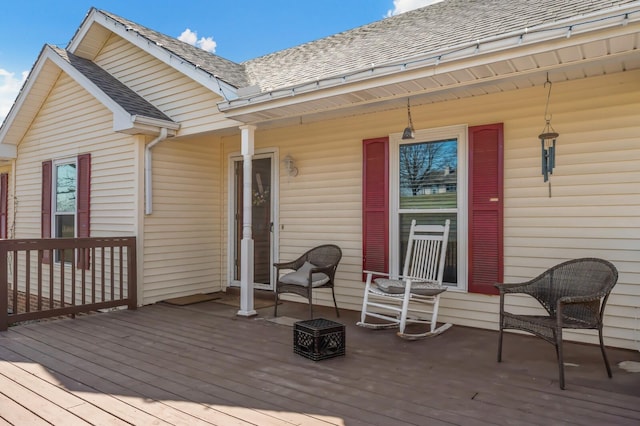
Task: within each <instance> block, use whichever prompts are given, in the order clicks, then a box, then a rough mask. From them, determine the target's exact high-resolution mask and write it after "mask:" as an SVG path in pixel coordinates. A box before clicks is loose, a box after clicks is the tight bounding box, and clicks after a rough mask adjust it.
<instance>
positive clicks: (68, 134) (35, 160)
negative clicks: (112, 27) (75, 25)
mask: <svg viewBox="0 0 640 426" xmlns="http://www.w3.org/2000/svg"><path fill="white" fill-rule="evenodd" d="M134 141H135V139H134V138H133V137H132V136H128V135H123V134H118V133H114V132H113V129H112V115H111V113H110V112H109V111H108V110H107V109H106V108H105V107H104V106H103V105H102V104H100V103H99V102H98V101H97V100H96V99H94V98H93V97H92V96H91V95H89V94H88V93H87V92H86V91H84V90H83V89H82V88H81V87H80V86H79V85H78V84H76V83H75V82H74V81H73V80H72V79H71V78H69V77H68V76H67V75H65V74H63V75H61V77H60V79H59V81H58V83H57V84H56V85H55V86H54V88H53V89H52V91H51V93H50V95H49V98H48V99H47V101H46V102H45V104H44V105H43V107H42V109H41V111H40V114H38V116H37V117H36V119H35V120H34V122H33V124H32V126H31V129H30V130H29V131H28V132H27V134H26V135H25V137H24V139H23V140H22V141H21V143H20V144H19V146H18V158H17V160H16V193H17V194H19V196H18V197H17V207H16V210H17V213H16V218H15V229H16V232H15V235H16V237H17V238H39V237H40V232H41V231H40V229H41V228H40V204H41V185H42V162H43V161H46V160H52V159H53V160H56V159H64V158H73V157H75V156H77V155H78V154H82V153H91V236H101V237H111V236H130V235H135V227H134V224H135V219H134V200H135V189H136V188H135V187H134V182H135V175H136V170H135V164H134V160H133V155H134V154H133V153H134Z"/></svg>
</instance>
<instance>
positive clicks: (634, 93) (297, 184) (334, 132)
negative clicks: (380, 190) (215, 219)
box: [225, 71, 640, 349]
mask: <svg viewBox="0 0 640 426" xmlns="http://www.w3.org/2000/svg"><path fill="white" fill-rule="evenodd" d="M545 102H546V90H544V89H543V88H541V87H534V88H531V89H526V90H519V91H512V92H504V93H498V94H492V95H485V96H478V97H475V98H468V99H462V100H456V101H449V102H442V103H437V104H433V105H424V106H416V107H412V115H413V121H414V125H415V127H416V129H429V128H438V127H444V126H451V125H460V124H466V125H468V126H474V125H482V124H490V123H498V122H502V123H504V140H505V171H504V172H505V173H504V174H505V181H504V188H505V200H504V220H505V226H504V250H505V270H504V277H505V281H506V282H517V281H522V280H527V279H530V278H533V277H534V276H536V275H537V274H539V273H541V272H543V271H544V270H545V269H546V268H548V267H551V266H553V265H555V264H557V263H559V262H561V261H563V260H567V259H571V258H577V257H583V256H593V257H602V258H605V259H608V260H610V261H612V262H613V263H614V264H615V265H616V267H617V268H618V270H619V273H620V278H619V280H618V284H617V286H616V287H615V288H614V291H613V294H612V296H611V298H610V300H609V306H608V307H607V310H606V317H605V339H606V344H608V345H613V346H620V347H626V348H632V349H636V348H637V346H638V345H639V344H638V343H637V342H638V340H640V336H638V334H639V333H640V332H639V331H638V329H640V323H639V321H640V319H638V318H640V311H639V309H640V308H638V306H640V269H639V263H638V258H639V256H640V221H639V220H638V217H640V142H639V140H640V121H639V120H638V113H637V111H640V72H638V71H633V72H629V73H623V74H615V75H610V76H603V77H595V78H589V79H584V80H578V81H572V82H566V83H557V84H555V85H554V94H553V99H552V102H551V104H550V109H551V111H552V113H553V120H554V127H555V128H556V130H557V131H558V132H559V133H560V136H559V138H558V148H557V153H556V168H555V169H554V174H553V176H552V177H551V183H552V197H551V198H549V197H548V186H547V185H546V184H545V183H544V182H543V177H542V175H541V168H540V142H539V140H538V138H537V135H538V134H539V133H540V131H541V130H542V128H543V127H544V124H545V123H544V116H543V114H544V106H545ZM403 113H404V111H399V110H394V111H389V112H385V113H375V114H367V115H361V116H357V117H346V118H344V119H336V120H330V121H323V122H315V123H309V124H305V123H304V119H303V120H302V124H299V125H295V126H291V127H287V128H282V129H272V130H265V131H258V132H256V139H255V140H256V149H258V148H267V147H277V148H278V149H279V152H280V157H281V158H284V156H286V155H287V154H288V155H291V156H292V157H293V158H294V159H295V163H296V167H297V168H298V170H299V174H298V176H296V177H289V176H287V174H286V172H285V171H284V169H283V168H282V167H281V170H280V216H279V222H280V229H279V233H280V239H279V243H280V252H279V253H278V254H277V258H279V259H280V260H283V261H284V260H291V259H294V258H296V257H297V256H299V255H300V254H301V253H302V252H303V251H305V250H306V249H308V248H311V247H313V246H315V245H318V244H322V243H335V244H337V245H339V246H340V247H341V248H342V250H343V258H342V261H341V262H340V266H339V268H338V272H337V275H336V281H337V288H336V295H337V297H338V305H339V306H340V307H343V308H349V309H354V310H359V309H360V304H361V299H362V292H363V283H362V281H361V271H362V235H361V234H362V229H361V216H362V206H361V176H362V164H361V162H362V158H361V157H362V140H363V139H368V138H375V137H380V136H385V135H388V134H390V133H396V132H399V131H401V130H402V128H403V125H404V121H403V120H404V119H405V117H404V116H403ZM239 150H240V147H239V138H227V139H226V143H225V155H226V153H229V152H234V151H236V152H237V151H239ZM227 184H228V183H227V182H225V190H226V188H227ZM225 223H226V222H225ZM316 302H317V303H320V304H323V305H327V306H329V305H331V304H332V302H331V295H330V293H329V292H323V291H318V292H317V294H316ZM513 303H515V304H520V305H523V306H525V307H533V306H534V304H533V303H531V302H530V301H525V300H518V299H516V300H514V302H513ZM440 319H441V320H442V321H450V322H453V323H454V324H458V325H466V326H472V327H481V328H487V329H497V325H498V298H497V297H496V296H487V295H480V294H472V293H467V292H458V291H448V292H447V293H445V294H444V296H443V297H442V301H441V311H440ZM568 338H569V339H572V340H577V341H584V342H589V343H594V342H595V341H596V340H597V337H594V335H593V333H588V332H586V333H581V332H571V333H568Z"/></svg>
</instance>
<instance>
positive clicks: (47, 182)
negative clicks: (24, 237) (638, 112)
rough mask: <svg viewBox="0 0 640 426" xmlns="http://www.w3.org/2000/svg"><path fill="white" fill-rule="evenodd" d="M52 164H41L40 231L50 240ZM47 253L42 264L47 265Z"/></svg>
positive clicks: (45, 162) (48, 259)
mask: <svg viewBox="0 0 640 426" xmlns="http://www.w3.org/2000/svg"><path fill="white" fill-rule="evenodd" d="M52 167H53V163H52V162H51V160H49V161H44V162H43V163H42V203H41V207H42V211H41V224H40V226H41V229H42V233H41V234H42V235H41V236H42V238H51V178H52V172H53V169H52ZM49 262H50V256H49V252H48V251H45V252H44V253H43V254H42V263H49Z"/></svg>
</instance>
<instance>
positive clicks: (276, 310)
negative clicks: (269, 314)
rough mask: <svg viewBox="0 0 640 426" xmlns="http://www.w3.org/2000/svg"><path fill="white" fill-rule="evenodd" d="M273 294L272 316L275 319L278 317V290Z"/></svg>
mask: <svg viewBox="0 0 640 426" xmlns="http://www.w3.org/2000/svg"><path fill="white" fill-rule="evenodd" d="M275 294H276V305H275V307H274V308H273V316H274V317H277V316H278V289H276V291H275Z"/></svg>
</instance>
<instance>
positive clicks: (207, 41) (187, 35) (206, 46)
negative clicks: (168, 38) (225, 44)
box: [178, 28, 218, 53]
mask: <svg viewBox="0 0 640 426" xmlns="http://www.w3.org/2000/svg"><path fill="white" fill-rule="evenodd" d="M178 40H180V41H184V42H185V43H189V44H190V45H192V46H197V47H199V48H200V49H202V50H206V51H207V52H210V53H215V51H216V47H217V46H218V43H216V42H215V40H214V39H213V38H212V37H200V39H199V40H198V33H197V31H191V30H190V29H189V28H187V29H186V30H184V31H183V32H182V34H180V36H179V37H178Z"/></svg>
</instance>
